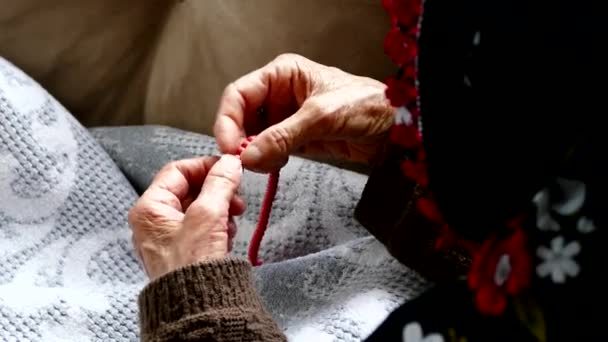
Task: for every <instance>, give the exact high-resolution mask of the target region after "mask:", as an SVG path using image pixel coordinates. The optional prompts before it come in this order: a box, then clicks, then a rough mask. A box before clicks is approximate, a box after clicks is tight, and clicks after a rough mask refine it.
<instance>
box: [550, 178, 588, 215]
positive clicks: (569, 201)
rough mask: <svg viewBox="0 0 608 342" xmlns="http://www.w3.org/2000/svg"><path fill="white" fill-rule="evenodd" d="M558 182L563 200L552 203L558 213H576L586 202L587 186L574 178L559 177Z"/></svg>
mask: <svg viewBox="0 0 608 342" xmlns="http://www.w3.org/2000/svg"><path fill="white" fill-rule="evenodd" d="M556 181H557V184H559V187H560V189H561V191H562V194H563V197H562V200H561V201H559V202H556V203H552V208H553V210H555V211H556V212H557V213H558V214H560V215H563V216H568V215H572V214H576V213H577V212H578V211H579V210H581V208H582V207H583V203H585V196H586V194H587V187H586V186H585V183H583V182H581V181H577V180H572V179H565V178H557V179H556Z"/></svg>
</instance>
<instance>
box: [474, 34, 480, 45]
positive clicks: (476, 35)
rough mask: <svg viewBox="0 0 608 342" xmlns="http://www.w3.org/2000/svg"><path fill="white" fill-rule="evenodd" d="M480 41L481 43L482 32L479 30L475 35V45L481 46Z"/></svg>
mask: <svg viewBox="0 0 608 342" xmlns="http://www.w3.org/2000/svg"><path fill="white" fill-rule="evenodd" d="M479 43H481V32H480V31H477V32H475V35H474V36H473V46H479Z"/></svg>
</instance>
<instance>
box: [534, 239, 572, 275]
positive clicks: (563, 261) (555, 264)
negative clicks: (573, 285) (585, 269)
mask: <svg viewBox="0 0 608 342" xmlns="http://www.w3.org/2000/svg"><path fill="white" fill-rule="evenodd" d="M580 251H581V245H580V244H579V243H578V241H572V242H570V243H569V244H567V245H565V246H564V238H563V237H562V236H558V237H556V238H554V239H553V240H551V249H549V248H547V247H545V246H540V247H538V249H537V250H536V254H537V255H538V257H539V258H541V259H543V260H544V261H543V263H541V264H540V265H538V266H537V267H536V274H538V276H539V277H541V278H544V277H546V276H548V275H551V279H552V280H553V282H554V283H557V284H563V283H565V282H566V276H570V277H576V276H577V275H578V272H579V271H580V267H579V266H578V264H577V263H576V261H574V256H576V255H577V254H578V253H579V252H580Z"/></svg>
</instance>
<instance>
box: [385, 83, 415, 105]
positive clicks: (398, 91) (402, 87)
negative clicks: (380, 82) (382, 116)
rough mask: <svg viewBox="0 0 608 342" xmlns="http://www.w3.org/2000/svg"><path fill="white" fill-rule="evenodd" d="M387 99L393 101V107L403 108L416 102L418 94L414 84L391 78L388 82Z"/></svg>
mask: <svg viewBox="0 0 608 342" xmlns="http://www.w3.org/2000/svg"><path fill="white" fill-rule="evenodd" d="M385 83H386V85H387V86H388V87H387V88H386V97H387V98H388V99H389V100H390V101H391V106H393V107H401V106H404V105H405V104H407V103H410V102H412V100H415V99H416V97H417V95H418V93H417V91H416V87H415V85H414V83H413V82H411V83H410V82H406V81H403V80H401V79H398V78H397V77H394V76H391V77H389V78H388V79H387V80H386V82H385Z"/></svg>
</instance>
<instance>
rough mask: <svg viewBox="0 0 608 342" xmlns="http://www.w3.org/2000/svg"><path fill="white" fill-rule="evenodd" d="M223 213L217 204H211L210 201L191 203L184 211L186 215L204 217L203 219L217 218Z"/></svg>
mask: <svg viewBox="0 0 608 342" xmlns="http://www.w3.org/2000/svg"><path fill="white" fill-rule="evenodd" d="M224 214H225V213H222V212H221V210H220V208H219V207H218V206H216V205H213V203H211V202H210V201H203V202H196V203H193V204H192V205H191V206H190V207H189V208H188V210H187V211H186V215H187V216H194V217H199V218H204V219H205V220H213V219H217V218H220V217H222V216H223V215H224Z"/></svg>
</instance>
